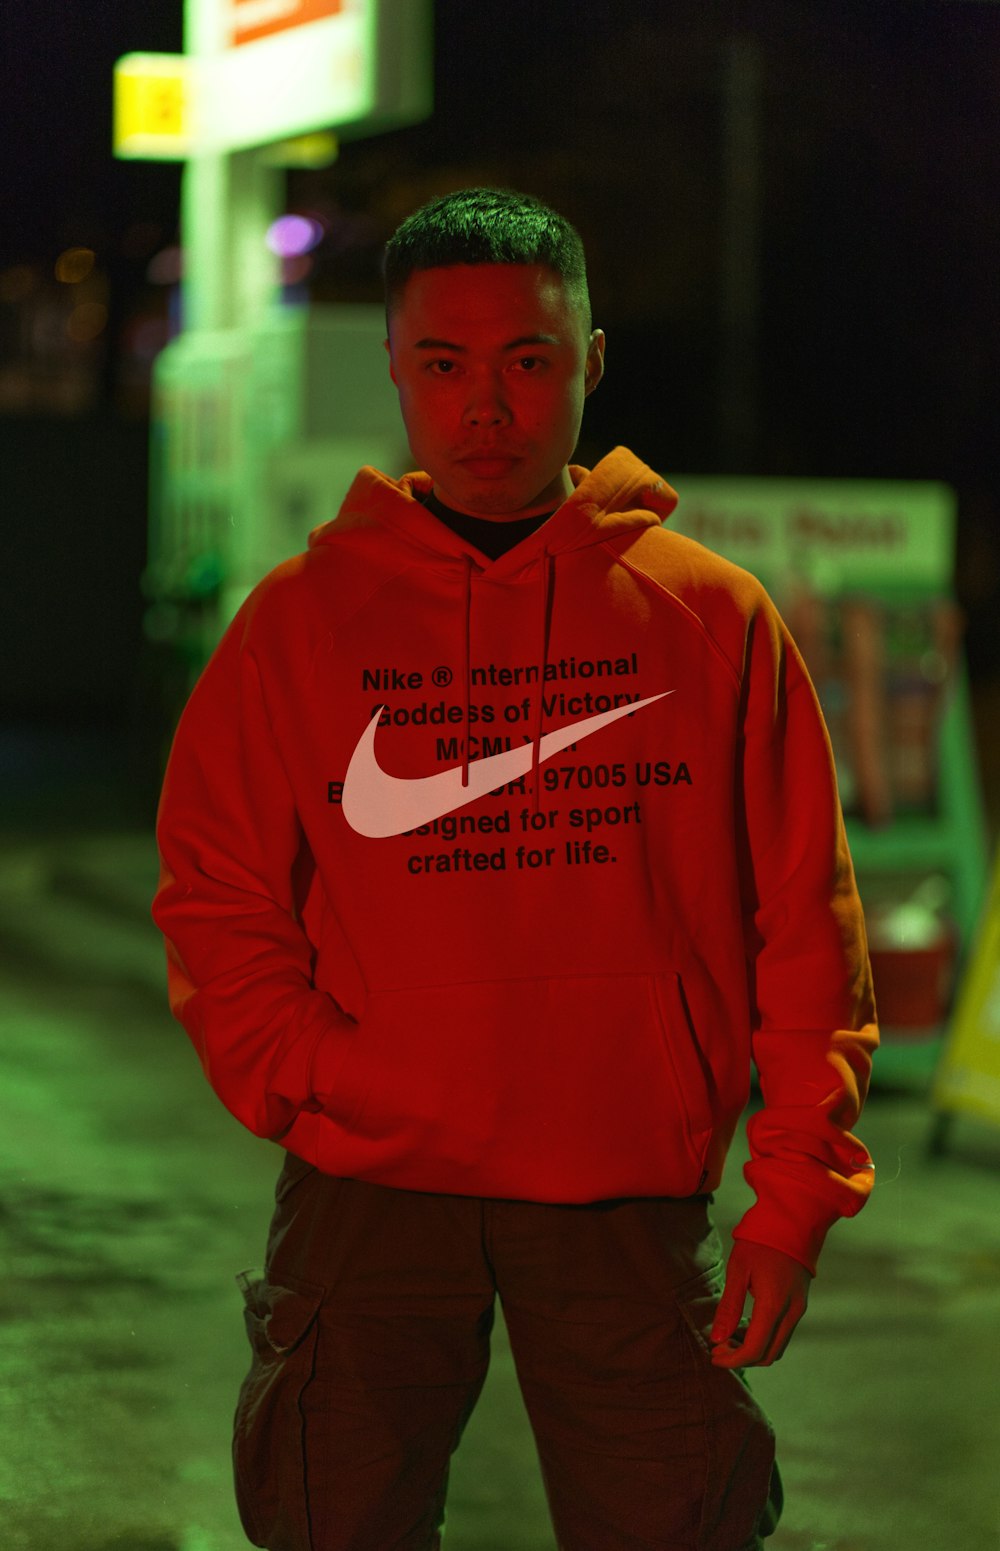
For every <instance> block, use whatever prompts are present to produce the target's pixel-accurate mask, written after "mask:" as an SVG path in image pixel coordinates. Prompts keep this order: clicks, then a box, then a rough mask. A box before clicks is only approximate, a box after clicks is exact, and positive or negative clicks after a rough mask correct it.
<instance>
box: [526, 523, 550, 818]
mask: <svg viewBox="0 0 1000 1551" xmlns="http://www.w3.org/2000/svg"><path fill="white" fill-rule="evenodd" d="M554 575H555V573H554V569H553V565H552V556H551V555H550V554H549V552H548V550H547V549H543V550H542V569H541V583H542V616H541V622H540V623H541V646H540V649H539V653H538V700H537V703H536V707H535V730H534V736H533V740H532V750H531V784H532V787H533V790H534V811H535V812H536V813H537V812H538V811H539V806H540V801H541V784H542V782H541V770H540V767H541V762H542V701H543V699H544V696H545V673H546V669H547V667H548V660H549V631H550V629H551V627H552V584H553V580H554Z"/></svg>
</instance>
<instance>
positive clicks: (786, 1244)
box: [733, 1196, 836, 1276]
mask: <svg viewBox="0 0 1000 1551" xmlns="http://www.w3.org/2000/svg"><path fill="white" fill-rule="evenodd" d="M835 1221H836V1218H835V1217H834V1218H827V1217H825V1216H824V1215H823V1213H822V1209H821V1208H820V1203H819V1202H818V1201H817V1200H816V1199H815V1197H813V1198H812V1199H810V1198H809V1197H808V1196H794V1197H792V1198H791V1199H790V1200H787V1201H782V1203H781V1205H780V1206H779V1205H778V1204H777V1203H775V1202H773V1201H767V1200H764V1201H758V1202H757V1203H756V1205H755V1206H752V1207H751V1208H750V1210H749V1211H748V1212H746V1213H745V1214H744V1215H743V1217H741V1218H740V1221H739V1222H738V1223H737V1225H736V1227H735V1228H734V1229H733V1238H734V1239H745V1240H747V1241H748V1242H749V1243H751V1244H766V1245H767V1246H768V1248H769V1249H779V1250H781V1252H782V1254H784V1255H790V1256H791V1258H792V1259H793V1260H797V1261H798V1262H799V1265H800V1266H805V1268H806V1270H807V1271H808V1272H809V1274H810V1275H811V1276H815V1275H816V1262H817V1260H818V1259H819V1253H820V1250H821V1249H822V1248H823V1243H824V1240H825V1239H826V1236H827V1234H828V1233H829V1231H830V1228H831V1227H832V1226H833V1223H834V1222H835Z"/></svg>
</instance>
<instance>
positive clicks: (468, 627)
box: [462, 555, 472, 786]
mask: <svg viewBox="0 0 1000 1551" xmlns="http://www.w3.org/2000/svg"><path fill="white" fill-rule="evenodd" d="M463 558H464V560H465V623H464V628H463V630H462V654H463V658H464V660H463V663H462V682H463V684H464V686H465V737H464V738H463V740H462V785H463V786H468V784H469V734H470V729H471V725H472V724H471V722H470V717H471V715H472V557H471V556H470V555H465V556H464V557H463Z"/></svg>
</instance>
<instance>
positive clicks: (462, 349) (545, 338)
mask: <svg viewBox="0 0 1000 1551" xmlns="http://www.w3.org/2000/svg"><path fill="white" fill-rule="evenodd" d="M561 343H562V341H561V340H560V339H559V338H558V336H557V335H555V334H521V335H519V336H518V338H517V339H512V340H511V341H510V342H509V343H508V344H506V345H504V346H503V347H502V348H503V349H504V350H520V349H522V348H523V346H525V345H559V344H561ZM413 348H414V350H454V352H455V354H456V355H468V353H469V352H468V349H467V347H466V346H465V345H456V344H454V343H453V342H452V341H451V340H450V339H418V340H417V342H416V344H415V345H414V346H413Z"/></svg>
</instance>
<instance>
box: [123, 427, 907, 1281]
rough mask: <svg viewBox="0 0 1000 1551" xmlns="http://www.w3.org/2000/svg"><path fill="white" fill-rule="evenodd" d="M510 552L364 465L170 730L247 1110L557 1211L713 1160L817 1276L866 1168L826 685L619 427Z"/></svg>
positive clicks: (174, 849)
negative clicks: (750, 1102) (492, 554)
mask: <svg viewBox="0 0 1000 1551" xmlns="http://www.w3.org/2000/svg"><path fill="white" fill-rule="evenodd" d="M571 473H572V477H573V481H574V485H575V491H574V494H573V495H572V496H570V497H569V498H568V499H567V500H566V502H565V503H564V504H563V505H562V506H561V507H559V509H558V510H557V511H556V512H555V513H554V514H553V516H552V517H551V518H550V519H549V520H548V521H547V522H546V523H544V524H543V525H542V526H541V527H540V528H539V529H538V530H537V531H536V532H535V533H534V534H533V535H532V536H530V537H529V538H527V539H525V540H524V541H523V542H521V543H519V544H517V545H516V546H515V547H514V548H513V549H511V550H509V551H508V552H507V553H506V554H505V555H503V556H502V558H500V559H498V560H495V561H492V562H490V561H488V560H486V558H485V557H484V556H483V555H482V554H480V553H479V552H478V551H477V550H476V549H474V548H473V547H472V546H471V545H469V544H468V543H466V542H465V541H463V540H462V539H461V538H459V537H457V536H456V535H455V534H454V533H452V532H451V531H450V530H449V529H448V528H447V527H445V526H444V524H442V523H441V522H439V521H438V520H437V518H435V517H434V516H433V515H432V514H431V513H430V512H428V511H427V510H425V508H424V506H423V505H422V503H421V500H420V497H422V496H426V495H427V493H428V492H429V491H430V488H431V481H430V478H429V477H428V476H427V475H425V474H419V473H418V474H409V475H407V476H405V477H404V478H403V479H401V480H399V481H398V482H397V481H393V480H390V479H388V478H386V477H385V476H384V475H382V474H380V473H378V472H377V471H376V470H374V469H371V468H365V469H363V470H362V471H361V472H360V473H359V475H358V476H357V478H356V480H355V482H354V484H353V486H352V487H351V490H350V492H349V494H348V496H347V498H346V500H345V502H344V504H343V507H342V509H341V512H340V514H339V516H338V517H337V518H336V520H335V521H333V522H330V523H327V524H325V525H324V526H323V527H321V528H318V529H317V530H316V531H315V532H314V533H313V534H312V535H311V537H310V541H309V550H308V553H307V554H304V555H300V556H298V557H296V558H295V559H292V560H289V561H288V562H287V563H285V564H284V565H281V566H279V567H278V568H277V569H276V570H275V571H273V572H272V573H271V574H270V575H269V576H267V577H266V578H265V579H264V581H262V582H261V583H260V585H259V586H258V587H257V588H256V589H255V591H254V592H253V593H252V594H251V595H250V597H249V598H248V599H247V601H246V603H245V604H244V605H243V607H242V608H241V609H240V611H239V613H238V614H237V615H236V617H235V619H234V620H233V621H232V623H231V625H230V626H229V628H228V630H227V631H226V633H225V635H224V637H223V639H222V641H221V643H220V644H219V646H218V648H217V649H216V652H215V654H214V656H213V657H212V659H211V661H210V662H209V664H208V666H207V667H206V669H205V671H204V673H203V674H202V676H201V678H200V680H199V682H198V684H197V686H196V688H195V690H194V692H193V694H192V697H191V699H190V702H189V703H188V706H187V708H186V710H185V711H184V714H183V716H182V717H181V720H180V723H179V726H178V729H177V733H176V737H175V740H174V746H173V750H172V753H171V757H170V761H169V766H168V769H167V774H166V778H165V782H164V788H163V794H162V798H161V805H160V814H159V820H158V831H157V833H158V841H159V847H160V854H161V863H162V868H161V878H160V886H159V891H158V893H157V896H156V900H155V903H154V907H153V914H154V917H155V920H156V922H157V924H158V925H159V927H160V928H161V930H162V931H163V933H164V935H165V937H166V939H167V944H168V967H169V990H170V999H171V1005H172V1008H173V1011H174V1013H175V1015H176V1016H177V1017H178V1018H179V1019H180V1020H181V1022H182V1023H183V1024H184V1026H185V1028H186V1029H187V1032H188V1034H189V1035H190V1037H191V1039H192V1041H193V1042H194V1044H195V1046H196V1048H197V1050H198V1053H199V1055H200V1057H201V1061H202V1064H203V1066H204V1069H205V1072H206V1075H207V1076H208V1079H209V1081H210V1082H211V1084H212V1086H213V1087H214V1089H215V1091H216V1092H217V1093H218V1095H219V1097H220V1098H221V1099H222V1101H223V1102H224V1103H225V1104H226V1106H227V1107H228V1108H229V1109H230V1110H231V1111H232V1113H233V1114H234V1115H235V1116H236V1117H237V1118H238V1119H239V1120H240V1121H241V1122H242V1123H243V1124H244V1125H245V1126H247V1127H248V1128H249V1129H250V1130H251V1131H252V1132H254V1133H255V1134H256V1135H258V1136H262V1137H269V1138H271V1139H273V1140H275V1141H280V1142H281V1143H282V1144H283V1145H284V1146H285V1147H286V1148H288V1149H289V1150H290V1151H292V1152H294V1153H296V1154H298V1155H299V1156H301V1157H302V1158H305V1159H307V1160H309V1161H311V1162H313V1163H314V1164H316V1165H317V1166H318V1167H319V1168H320V1169H321V1170H324V1171H326V1172H328V1173H330V1174H334V1175H342V1176H347V1177H352V1178H357V1179H365V1180H372V1181H375V1182H378V1183H381V1184H385V1185H390V1186H396V1187H399V1188H404V1189H412V1190H422V1191H438V1192H445V1193H455V1194H459V1195H477V1196H478V1195H481V1196H495V1197H505V1198H512V1199H525V1200H534V1201H544V1202H566V1203H573V1202H585V1201H593V1200H601V1199H608V1198H616V1197H622V1196H656V1195H664V1196H686V1195H689V1194H692V1193H695V1192H699V1191H702V1192H706V1191H711V1190H713V1189H714V1188H715V1186H716V1185H717V1184H718V1183H719V1180H720V1177H721V1174H722V1169H723V1164H724V1161H725V1155H726V1151H727V1148H728V1146H729V1143H730V1141H731V1138H732V1135H733V1132H734V1129H735V1126H736V1124H737V1122H738V1119H739V1116H740V1114H741V1112H742V1110H743V1108H744V1106H745V1104H746V1101H747V1098H748V1094H749V1078H750V1061H751V1054H752V1056H753V1059H754V1061H755V1062H756V1066H757V1069H758V1072H759V1075H760V1080H761V1088H762V1094H763V1098H764V1107H763V1108H762V1109H761V1110H760V1111H759V1112H758V1113H757V1114H756V1115H754V1117H753V1118H752V1119H751V1121H750V1123H749V1126H748V1135H749V1142H750V1148H751V1154H752V1157H751V1161H750V1162H749V1163H748V1165H747V1168H746V1177H747V1179H748V1181H749V1183H750V1185H751V1186H752V1187H753V1189H754V1191H755V1192H756V1196H757V1201H756V1203H755V1204H754V1205H752V1206H751V1207H750V1209H749V1211H748V1212H747V1213H746V1215H745V1216H744V1218H743V1219H742V1222H741V1223H740V1225H739V1226H738V1228H737V1230H736V1236H737V1237H738V1238H746V1239H750V1240H753V1241H755V1242H757V1243H760V1244H766V1245H770V1246H772V1247H773V1248H775V1249H779V1250H783V1251H784V1252H785V1253H787V1254H789V1255H792V1256H794V1257H795V1259H797V1260H799V1261H800V1262H801V1263H802V1264H803V1265H805V1266H807V1267H808V1268H809V1269H810V1270H814V1269H815V1260H816V1256H817V1254H818V1252H819V1249H820V1247H821V1244H822V1241H823V1238H824V1235H825V1233H826V1231H827V1229H828V1228H829V1226H830V1225H831V1223H832V1222H833V1221H834V1220H835V1219H836V1218H837V1217H839V1216H843V1215H853V1214H854V1213H855V1212H856V1211H858V1210H859V1208H860V1207H861V1205H862V1204H863V1202H864V1200H865V1199H866V1197H867V1195H868V1193H869V1191H870V1188H871V1183H872V1177H873V1175H872V1163H871V1159H870V1157H869V1155H868V1153H867V1152H866V1150H865V1148H864V1147H863V1146H862V1145H861V1143H860V1142H859V1141H857V1140H856V1138H855V1137H854V1136H853V1135H851V1134H850V1130H849V1128H850V1126H851V1125H852V1124H853V1123H854V1121H855V1119H856V1117H857V1115H858V1112H859V1110H860V1107H861V1104H862V1103H863V1100H864V1096H865V1093H866V1090H867V1083H868V1075H869V1071H870V1060H871V1053H872V1051H873V1049H874V1048H875V1046H876V1044H877V1033H876V1030H875V1026H874V1007H873V1000H872V989H871V979H870V971H869V965H868V955H867V948H866V943H865V933H864V925H863V919H862V914H861V909H860V905H859V901H858V897H857V893H856V889H855V883H854V875H853V870H852V866H851V861H850V857H849V855H848V851H847V846H846V841H845V837H844V829H843V822H842V818H841V813H840V806H839V802H838V799H837V792H836V786H835V778H834V772H833V763H832V758H831V753H830V747H829V741H828V738H827V735H826V730H825V727H824V725H823V722H822V718H821V715H820V713H819V709H818V705H817V702H816V698H815V694H814V692H813V689H812V686H811V684H810V682H809V679H808V677H807V674H806V671H805V669H804V667H803V665H802V662H801V659H800V657H799V655H798V653H797V651H796V649H795V647H794V645H793V643H792V642H791V640H790V638H789V636H788V634H787V632H786V630H785V627H784V625H783V624H782V621H781V619H780V617H779V615H778V613H777V612H776V610H775V608H774V606H773V604H772V603H771V601H770V599H769V598H768V597H767V595H766V593H765V592H764V590H763V589H762V588H761V586H760V585H759V583H758V582H757V581H756V580H755V579H754V578H753V577H752V576H750V575H749V574H748V573H746V572H744V571H741V570H739V569H738V568H736V567H735V566H733V565H731V564H729V563H728V562H726V561H724V560H722V559H720V558H719V557H718V556H716V555H714V554H712V553H711V552H710V551H708V550H706V549H705V548H703V547H702V546H700V545H698V544H696V543H694V542H693V541H691V540H688V539H685V538H683V537H681V536H679V535H677V534H674V533H671V532H669V531H668V530H667V529H665V528H664V527H663V526H662V523H663V520H664V519H665V518H666V517H667V516H668V515H669V514H670V512H671V511H672V510H673V508H674V506H675V505H676V503H677V496H676V494H675V493H674V491H673V490H671V489H670V487H669V486H667V485H666V484H665V483H664V482H663V481H662V480H660V479H659V478H658V477H657V476H656V475H655V474H654V473H653V472H652V470H650V469H649V468H647V467H646V466H645V465H644V464H642V463H641V462H639V461H638V460H637V459H636V458H635V457H634V456H633V455H632V454H631V453H630V452H628V451H627V450H626V449H624V448H617V449H616V450H615V451H614V452H613V453H611V454H610V455H609V456H608V457H607V458H605V459H604V460H603V461H602V462H600V463H599V464H598V465H597V467H596V468H595V469H594V470H593V471H592V472H590V473H588V471H587V470H585V469H583V468H579V467H576V466H572V467H571Z"/></svg>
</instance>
